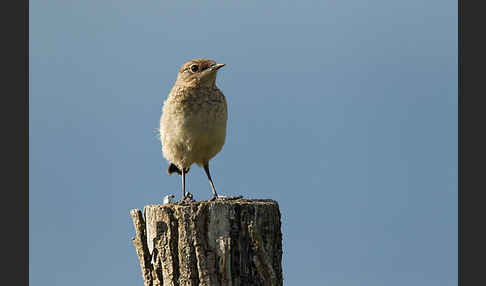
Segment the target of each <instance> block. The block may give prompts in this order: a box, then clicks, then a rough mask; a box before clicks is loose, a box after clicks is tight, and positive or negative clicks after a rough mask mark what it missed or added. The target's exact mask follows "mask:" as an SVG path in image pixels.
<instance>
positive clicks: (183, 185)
mask: <svg viewBox="0 0 486 286" xmlns="http://www.w3.org/2000/svg"><path fill="white" fill-rule="evenodd" d="M181 173H182V198H181V201H183V200H184V198H185V197H186V169H185V168H181Z"/></svg>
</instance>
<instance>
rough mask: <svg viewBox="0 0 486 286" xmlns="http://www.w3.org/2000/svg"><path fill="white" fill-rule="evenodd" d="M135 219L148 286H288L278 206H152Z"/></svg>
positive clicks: (233, 202)
mask: <svg viewBox="0 0 486 286" xmlns="http://www.w3.org/2000/svg"><path fill="white" fill-rule="evenodd" d="M130 215H131V217H132V220H133V224H134V226H135V233H136V236H135V237H134V238H133V244H134V246H135V249H136V251H137V255H138V259H139V262H140V267H141V270H142V275H143V279H144V285H145V286H159V285H160V286H162V285H163V286H182V285H184V286H186V285H187V286H199V285H201V286H203V285H204V286H246V285H263V286H267V285H268V286H280V285H282V284H283V279H282V233H281V230H280V226H281V222H280V210H279V207H278V203H277V202H276V201H273V200H245V199H238V200H228V201H219V200H218V201H213V202H211V201H200V202H191V203H188V204H178V203H169V204H163V205H148V206H145V208H144V215H143V216H142V212H141V211H140V210H138V209H133V210H131V211H130Z"/></svg>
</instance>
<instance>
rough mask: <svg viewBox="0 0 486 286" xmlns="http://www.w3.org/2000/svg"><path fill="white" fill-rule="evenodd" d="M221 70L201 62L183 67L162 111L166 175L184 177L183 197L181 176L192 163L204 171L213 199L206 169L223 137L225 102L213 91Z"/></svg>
mask: <svg viewBox="0 0 486 286" xmlns="http://www.w3.org/2000/svg"><path fill="white" fill-rule="evenodd" d="M194 66H196V67H197V68H195V67H194ZM222 66H223V65H221V64H220V65H218V64H216V62H214V61H212V60H208V59H201V58H199V59H195V60H191V61H189V62H187V63H185V64H184V65H183V66H182V67H181V68H180V70H179V73H178V75H177V80H176V82H175V84H174V86H173V88H172V90H171V91H170V93H169V96H168V97H167V99H166V100H165V102H164V106H163V108H162V117H161V119H160V138H161V141H162V153H163V155H164V157H165V158H166V159H167V160H168V161H169V173H171V172H178V173H180V174H182V175H183V196H184V195H185V191H184V175H185V173H187V172H188V171H189V167H190V166H191V165H192V164H193V163H196V164H197V165H199V166H200V167H204V168H205V171H206V173H207V175H208V178H209V180H210V183H211V187H212V188H213V194H214V195H215V196H216V191H215V189H214V185H213V184H212V180H211V177H210V175H209V167H208V166H209V160H211V159H212V158H213V157H214V156H215V155H216V154H217V153H218V152H219V151H220V150H221V149H222V148H223V145H224V142H225V137H226V121H227V119H228V112H227V104H226V98H225V96H224V95H223V93H222V92H221V91H220V90H219V89H218V88H217V87H216V72H217V70H218V69H219V68H221V67H222ZM171 163H172V164H173V165H175V166H172V165H171ZM171 167H172V169H171ZM175 167H177V168H175ZM206 168H207V169H206ZM171 170H172V171H171Z"/></svg>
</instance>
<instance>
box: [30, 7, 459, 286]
mask: <svg viewBox="0 0 486 286" xmlns="http://www.w3.org/2000/svg"><path fill="white" fill-rule="evenodd" d="M196 57H207V58H211V59H213V60H216V61H217V62H221V63H225V64H226V66H225V67H224V68H222V69H221V70H220V71H219V72H218V79H217V85H218V86H219V88H220V89H221V90H222V91H223V92H224V93H225V95H226V97H227V100H228V112H229V119H228V129H227V140H226V144H225V146H224V148H223V150H222V151H221V153H219V154H218V155H217V156H216V157H215V158H214V159H213V160H212V161H211V170H212V175H213V179H214V182H215V185H216V188H217V190H218V192H219V193H220V194H222V195H239V194H242V195H244V196H245V197H247V198H271V199H274V200H277V201H278V202H279V205H280V211H281V213H282V232H283V270H284V284H285V285H302V283H306V284H307V285H350V286H352V285H370V286H371V285H373V286H376V285H396V286H400V285H407V286H408V285H427V286H430V285H441V286H442V285H457V282H458V279H457V251H458V250H457V235H458V234H457V155H458V154H457V140H458V138H457V128H458V126H457V2H456V1H449V0H447V1H438V0H431V1H418V0H409V1H385V0H369V1H358V0H349V1H335V0H333V1H308V0H304V1H278V2H277V1H272V2H270V1H268V3H261V2H260V1H241V2H235V1H231V2H230V1H186V2H184V3H179V2H176V1H173V2H169V1H153V0H148V1H127V0H121V1H106V0H97V1H93V0H85V1H60V0H57V1H55V0H45V1H31V2H30V100H29V103H30V130H29V134H30V147H29V148H30V162H29V163H30V166H29V172H30V217H29V219H30V227H29V228H30V262H29V267H30V284H31V285H33V286H36V285H66V284H69V285H72V286H77V285H93V286H94V285H107V284H109V285H143V284H142V276H141V273H140V268H139V265H138V260H137V257H136V253H135V250H134V248H133V246H132V243H131V238H132V237H133V236H134V230H133V226H132V223H131V219H130V216H129V210H130V209H132V208H143V206H144V205H147V204H153V203H158V202H161V200H162V197H163V196H164V195H166V194H169V193H174V194H176V196H177V197H179V196H180V179H179V177H177V176H167V175H166V167H167V163H166V161H165V159H164V158H163V157H162V154H161V146H160V141H158V139H157V136H156V131H155V130H156V129H157V128H158V124H159V118H160V115H161V107H162V103H163V101H164V99H165V97H166V96H167V94H168V92H169V90H170V88H171V87H172V85H173V83H174V81H175V79H176V74H177V70H178V68H179V67H180V65H182V64H183V63H184V62H185V61H187V60H189V59H192V58H196ZM187 188H188V191H190V192H191V193H193V194H194V196H195V198H196V199H198V200H203V199H208V198H210V195H211V190H210V187H209V185H208V182H207V179H206V177H205V174H204V171H203V170H202V169H200V168H198V167H197V166H193V168H192V169H191V173H190V174H189V176H188V178H187Z"/></svg>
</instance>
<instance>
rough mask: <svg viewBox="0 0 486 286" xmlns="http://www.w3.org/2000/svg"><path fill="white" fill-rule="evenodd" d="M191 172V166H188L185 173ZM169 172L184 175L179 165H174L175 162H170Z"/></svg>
mask: <svg viewBox="0 0 486 286" xmlns="http://www.w3.org/2000/svg"><path fill="white" fill-rule="evenodd" d="M188 172H189V168H186V169H185V173H186V174H187V173H188ZM167 173H168V174H169V175H170V174H172V173H177V174H179V176H182V171H181V169H179V167H177V166H176V165H174V164H173V163H170V164H169V168H167Z"/></svg>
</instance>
